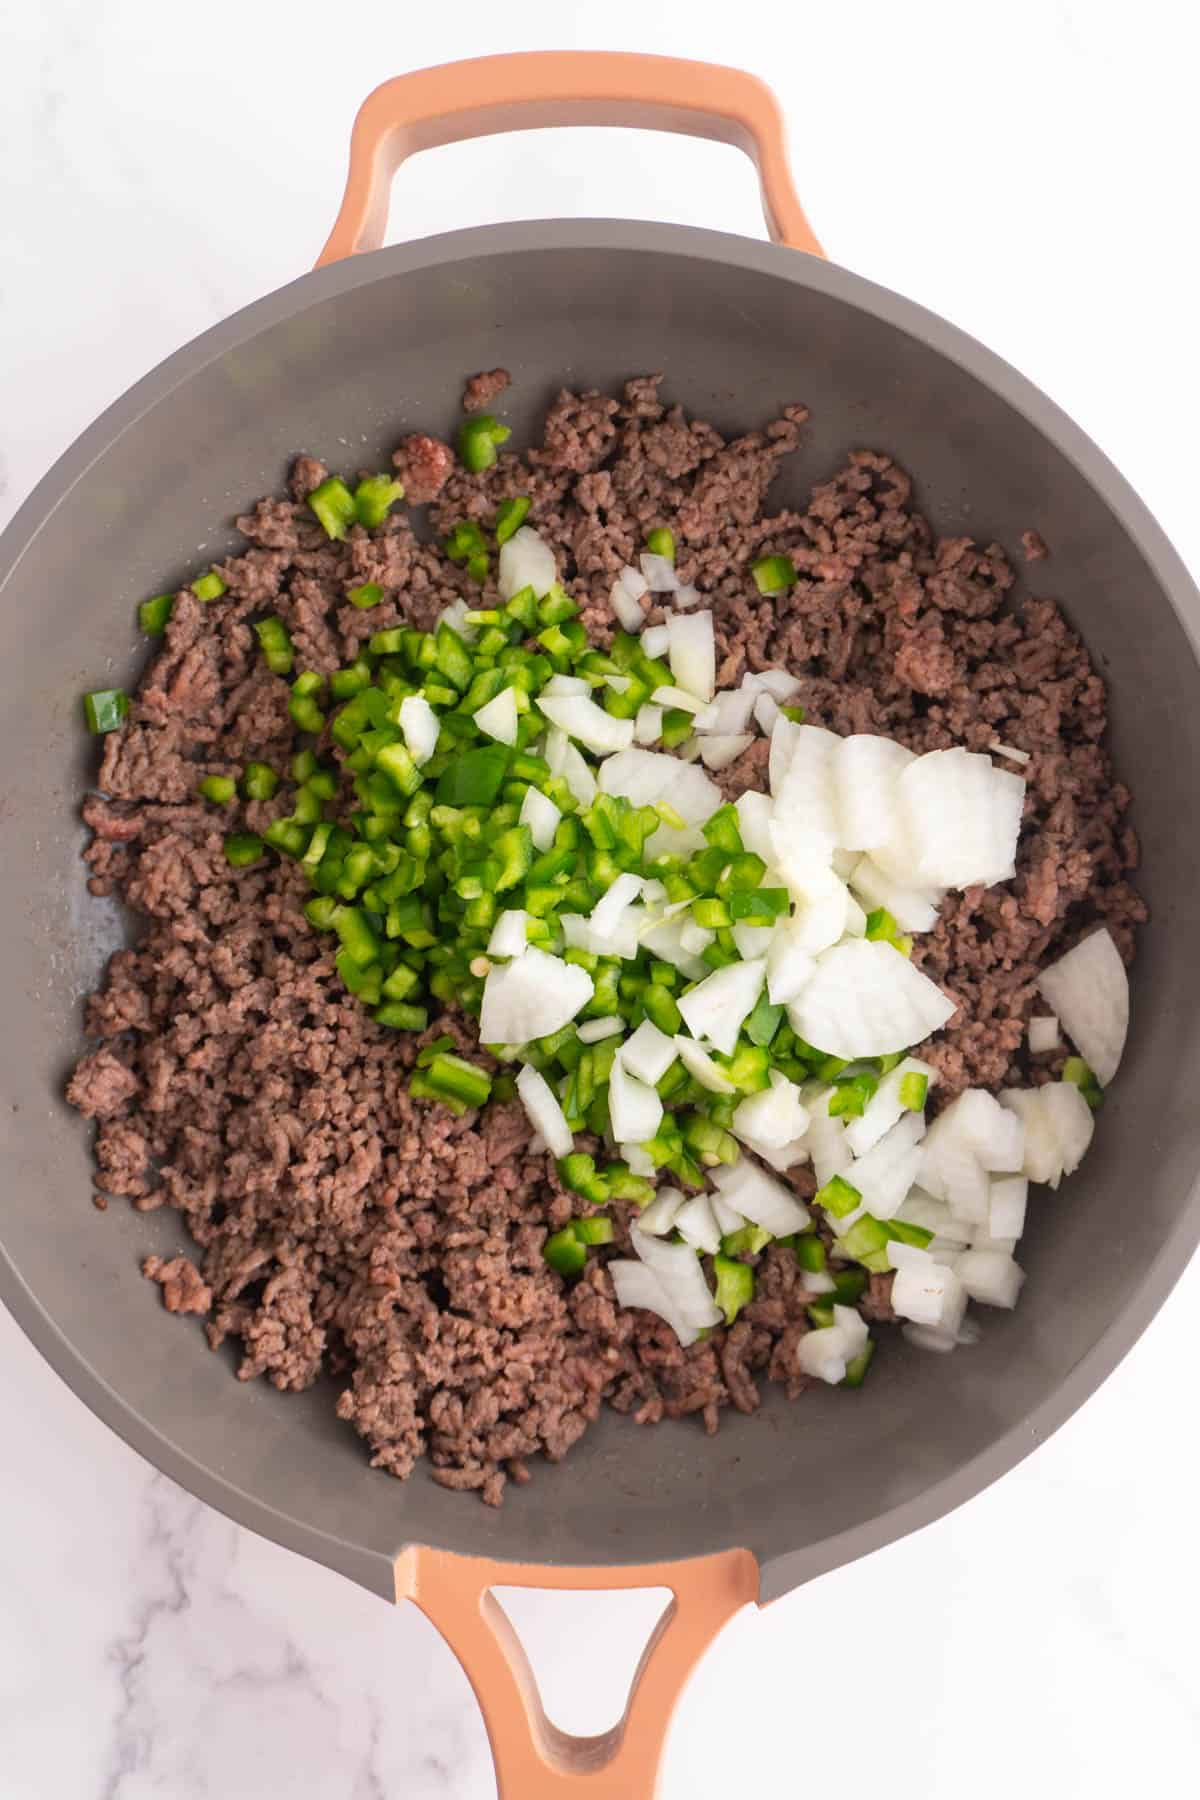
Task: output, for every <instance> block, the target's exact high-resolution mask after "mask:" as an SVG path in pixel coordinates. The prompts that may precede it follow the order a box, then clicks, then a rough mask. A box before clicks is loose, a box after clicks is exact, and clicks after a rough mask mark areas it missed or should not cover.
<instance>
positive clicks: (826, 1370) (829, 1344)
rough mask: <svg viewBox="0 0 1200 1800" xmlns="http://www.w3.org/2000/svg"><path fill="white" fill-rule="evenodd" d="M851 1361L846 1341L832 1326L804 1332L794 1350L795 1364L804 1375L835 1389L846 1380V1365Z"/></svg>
mask: <svg viewBox="0 0 1200 1800" xmlns="http://www.w3.org/2000/svg"><path fill="white" fill-rule="evenodd" d="M850 1360H851V1358H850V1352H849V1347H848V1345H847V1343H846V1339H845V1337H844V1336H843V1334H842V1333H841V1332H840V1331H836V1330H835V1329H834V1327H833V1326H832V1325H827V1326H826V1327H825V1328H824V1330H822V1331H806V1332H805V1334H804V1336H803V1337H802V1338H801V1339H800V1342H799V1344H798V1346H797V1348H796V1362H797V1364H798V1365H799V1368H800V1371H801V1373H802V1374H804V1375H812V1376H813V1377H815V1379H816V1380H818V1381H827V1382H828V1383H829V1384H830V1386H831V1387H836V1385H837V1383H838V1382H839V1381H844V1380H845V1379H846V1365H847V1363H848V1362H849V1361H850Z"/></svg>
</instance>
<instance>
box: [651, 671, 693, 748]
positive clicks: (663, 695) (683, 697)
mask: <svg viewBox="0 0 1200 1800" xmlns="http://www.w3.org/2000/svg"><path fill="white" fill-rule="evenodd" d="M650 698H651V700H652V702H653V703H654V705H655V706H662V707H669V708H670V709H671V710H672V711H673V712H690V713H692V714H696V713H700V712H703V711H704V702H703V700H700V699H699V698H698V697H697V696H696V695H695V694H689V693H688V691H687V689H686V688H681V687H671V686H670V685H669V684H668V685H666V686H664V687H656V688H655V690H654V692H653V693H652V694H651V696H650ZM699 754H700V747H699V745H697V746H696V755H697V756H699Z"/></svg>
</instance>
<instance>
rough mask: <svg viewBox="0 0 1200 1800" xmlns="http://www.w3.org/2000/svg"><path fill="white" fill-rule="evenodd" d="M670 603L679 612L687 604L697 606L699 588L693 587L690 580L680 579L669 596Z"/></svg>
mask: <svg viewBox="0 0 1200 1800" xmlns="http://www.w3.org/2000/svg"><path fill="white" fill-rule="evenodd" d="M671 604H672V605H673V606H674V607H675V608H676V609H677V610H678V611H679V612H683V611H684V609H685V608H686V607H689V606H699V604H700V589H699V588H698V587H693V585H692V583H691V582H690V581H681V582H680V584H679V586H678V587H677V588H676V589H675V592H674V593H673V594H672V596H671Z"/></svg>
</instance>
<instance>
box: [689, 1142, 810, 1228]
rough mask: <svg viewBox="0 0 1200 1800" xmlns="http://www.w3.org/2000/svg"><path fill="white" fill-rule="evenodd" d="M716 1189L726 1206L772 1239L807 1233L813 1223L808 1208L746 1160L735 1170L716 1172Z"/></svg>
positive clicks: (780, 1183)
mask: <svg viewBox="0 0 1200 1800" xmlns="http://www.w3.org/2000/svg"><path fill="white" fill-rule="evenodd" d="M713 1185H714V1187H716V1188H717V1190H718V1191H719V1193H720V1195H721V1198H722V1200H724V1201H725V1203H726V1205H728V1206H732V1207H733V1209H734V1211H735V1212H740V1213H741V1214H742V1216H743V1217H744V1218H747V1219H749V1220H750V1222H751V1224H753V1225H761V1226H762V1228H763V1230H764V1231H769V1232H770V1233H771V1236H772V1237H787V1236H788V1235H789V1234H790V1233H791V1232H793V1231H805V1230H807V1228H808V1226H809V1225H810V1224H811V1222H812V1215H811V1213H810V1212H809V1210H808V1208H807V1206H805V1205H804V1204H803V1203H802V1202H801V1201H799V1200H797V1198H796V1196H795V1194H793V1193H792V1191H791V1189H790V1188H786V1187H784V1185H783V1183H782V1182H781V1181H776V1180H774V1179H773V1177H772V1176H770V1175H768V1174H767V1172H766V1170H765V1169H760V1168H758V1167H757V1166H756V1165H755V1164H754V1163H752V1162H748V1161H747V1160H746V1158H745V1157H743V1158H742V1160H741V1161H740V1162H736V1163H734V1164H733V1166H732V1167H731V1168H730V1167H722V1168H719V1169H714V1170H713Z"/></svg>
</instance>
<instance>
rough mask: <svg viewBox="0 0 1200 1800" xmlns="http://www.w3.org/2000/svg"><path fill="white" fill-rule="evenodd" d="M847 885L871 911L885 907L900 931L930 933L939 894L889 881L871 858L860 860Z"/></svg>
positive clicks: (888, 877) (938, 902)
mask: <svg viewBox="0 0 1200 1800" xmlns="http://www.w3.org/2000/svg"><path fill="white" fill-rule="evenodd" d="M849 881H850V886H851V887H852V888H853V889H854V891H855V893H856V894H858V895H860V896H861V898H862V899H863V900H864V901H865V902H866V904H867V905H868V906H869V907H870V908H871V910H872V911H874V910H875V908H876V907H879V906H883V907H886V908H887V910H888V912H890V913H891V915H892V917H893V918H894V919H895V921H896V923H897V925H899V927H900V929H901V931H932V930H933V928H934V925H935V924H936V923H937V915H938V907H939V905H940V904H941V895H940V894H939V893H937V892H936V891H935V890H933V889H922V888H913V887H904V886H902V885H901V884H900V883H899V882H896V881H893V880H892V878H891V876H890V875H885V874H884V872H883V870H882V869H881V868H880V867H879V866H878V864H877V863H875V862H874V861H873V860H872V859H871V857H869V856H863V857H860V859H859V860H858V862H857V863H855V865H854V869H853V871H852V873H851V874H850V876H849Z"/></svg>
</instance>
